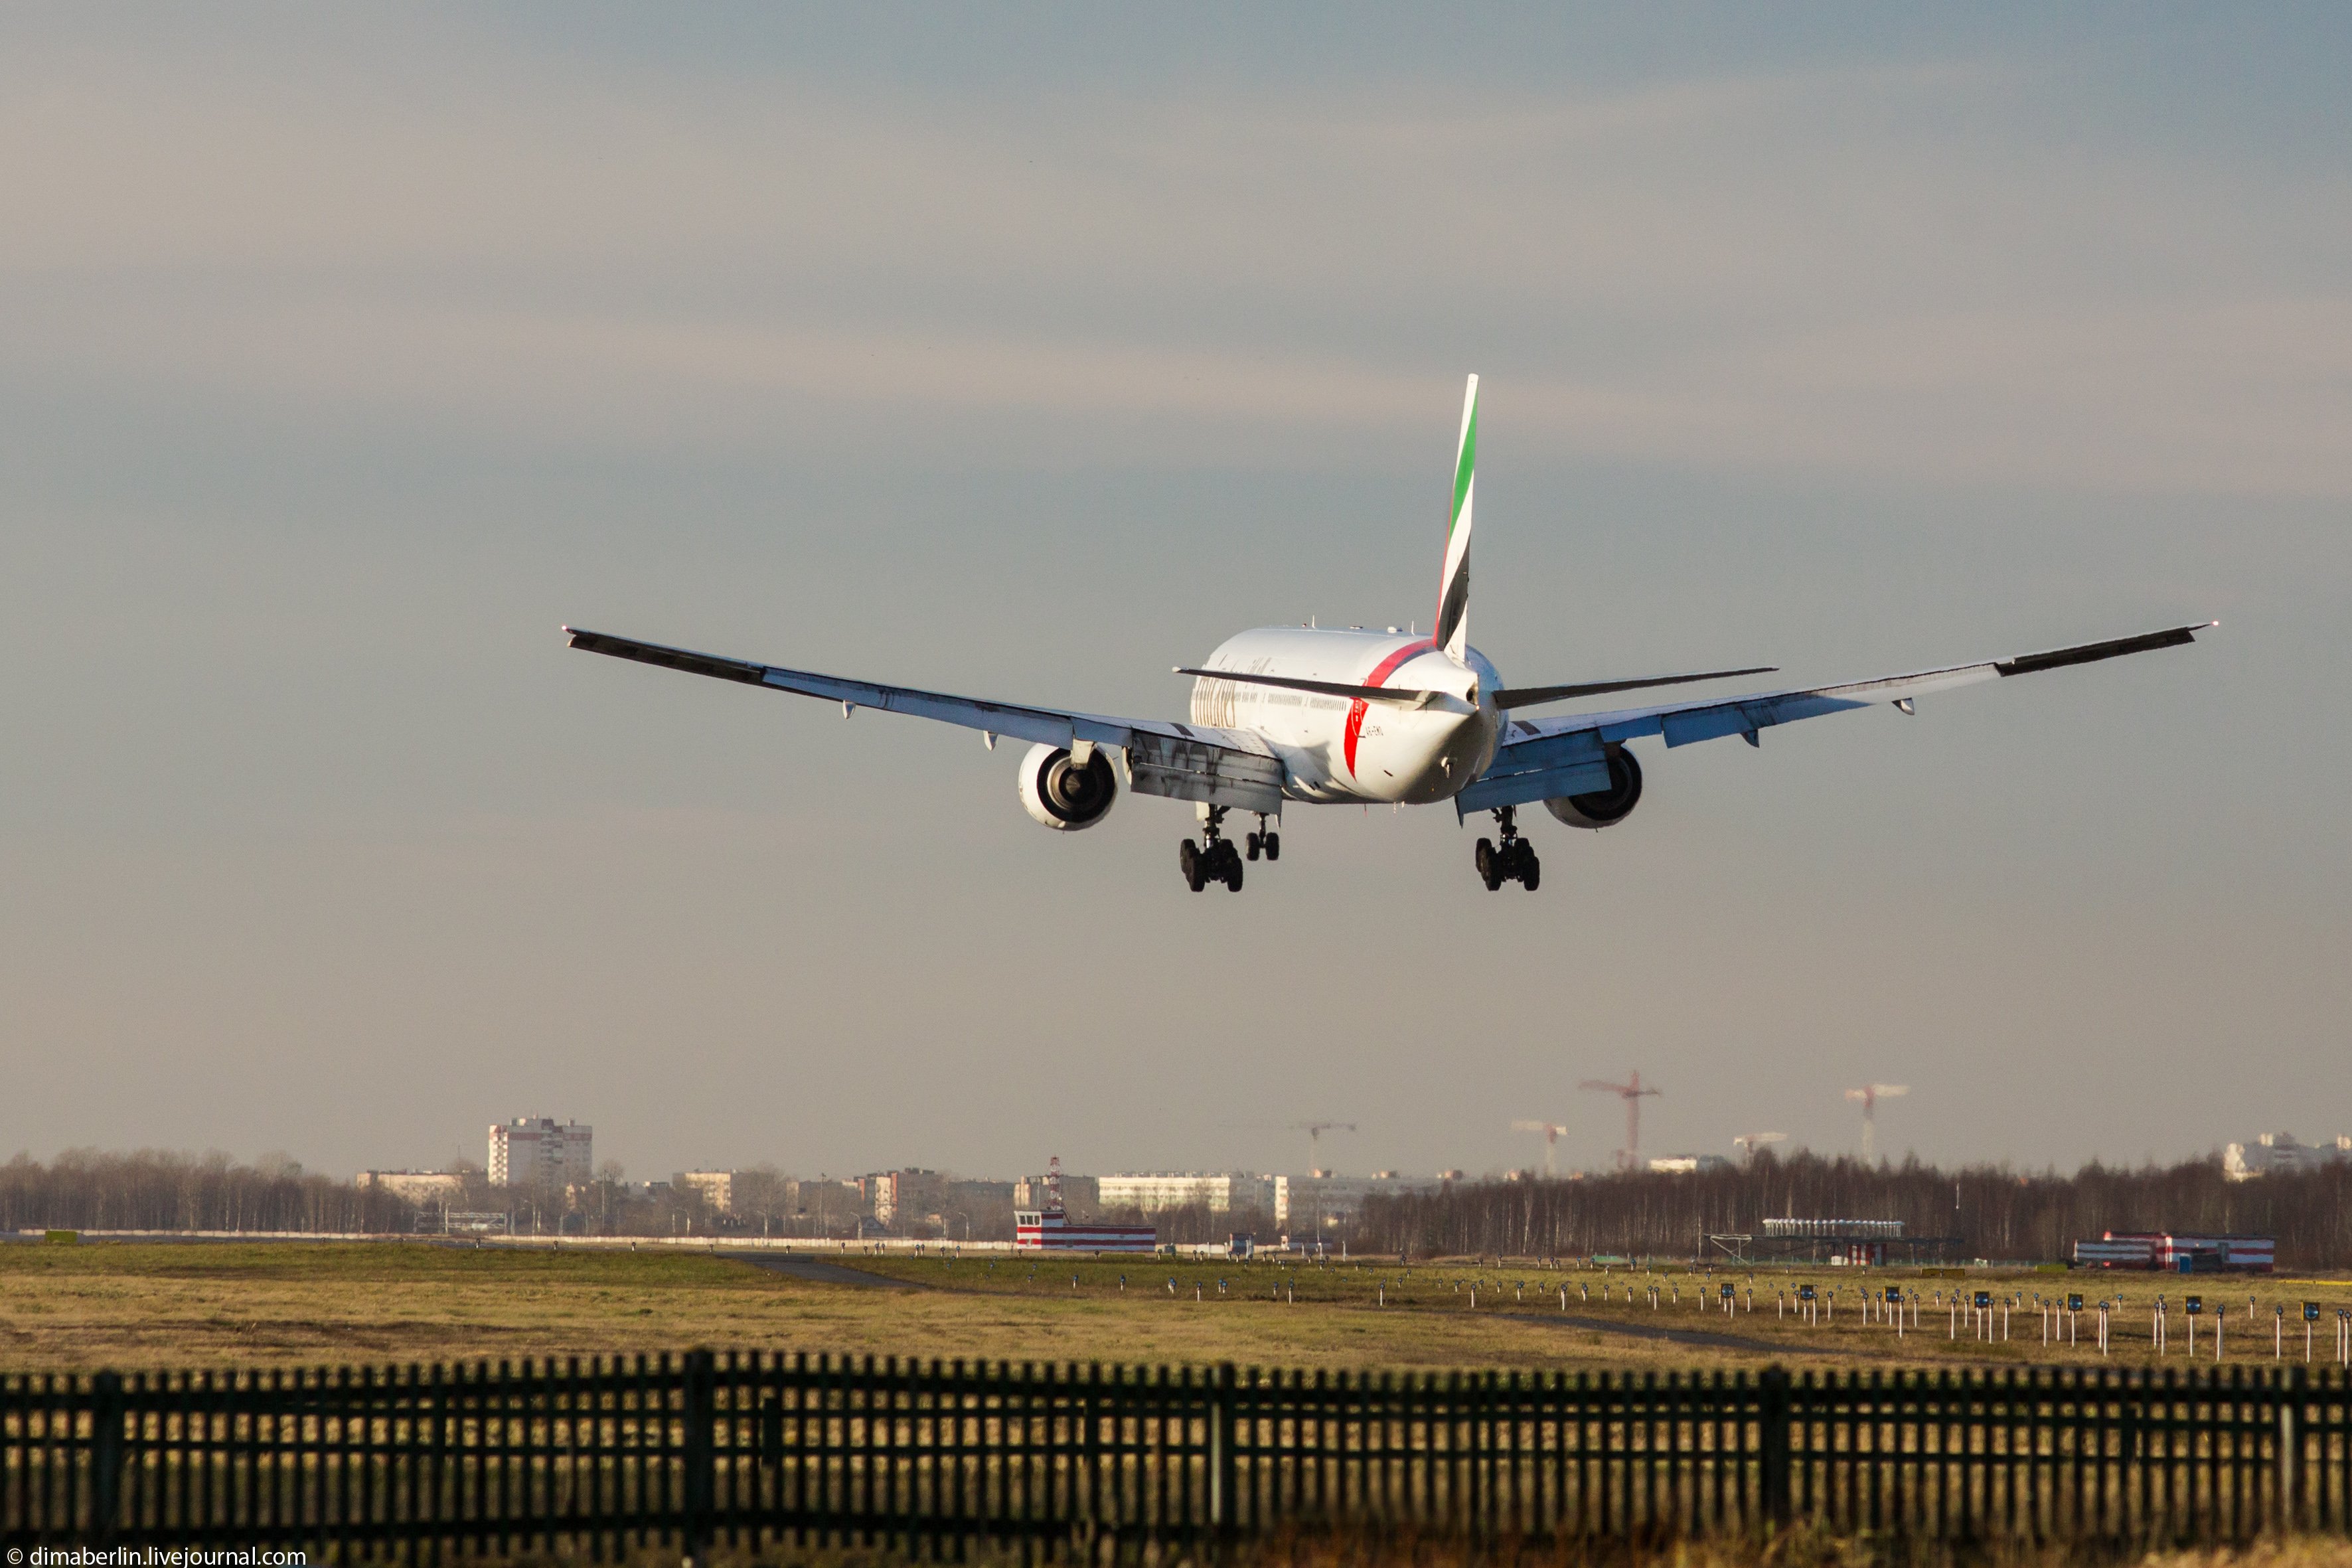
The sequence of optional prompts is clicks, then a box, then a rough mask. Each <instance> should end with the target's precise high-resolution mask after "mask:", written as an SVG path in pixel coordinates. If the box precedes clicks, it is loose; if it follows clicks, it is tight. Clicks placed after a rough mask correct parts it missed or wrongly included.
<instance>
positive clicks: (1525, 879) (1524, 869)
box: [1519, 854, 1543, 893]
mask: <svg viewBox="0 0 2352 1568" xmlns="http://www.w3.org/2000/svg"><path fill="white" fill-rule="evenodd" d="M1542 880H1543V862H1542V861H1540V860H1538V859H1537V858H1535V857H1534V856H1533V855H1532V854H1530V855H1529V856H1528V857H1527V859H1526V861H1525V863H1524V864H1522V865H1521V866H1520V867H1519V886H1520V887H1522V888H1525V889H1527V890H1528V892H1530V893H1532V892H1534V891H1535V890H1536V884H1537V883H1538V882H1540V881H1542Z"/></svg>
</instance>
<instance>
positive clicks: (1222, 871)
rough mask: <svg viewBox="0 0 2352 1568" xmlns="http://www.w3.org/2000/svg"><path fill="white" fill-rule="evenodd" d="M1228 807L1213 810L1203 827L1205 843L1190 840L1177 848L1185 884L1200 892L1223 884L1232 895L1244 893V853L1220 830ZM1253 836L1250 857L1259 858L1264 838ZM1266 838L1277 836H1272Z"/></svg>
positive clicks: (1178, 860)
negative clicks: (1217, 884) (1211, 884)
mask: <svg viewBox="0 0 2352 1568" xmlns="http://www.w3.org/2000/svg"><path fill="white" fill-rule="evenodd" d="M1224 816H1225V811H1224V807H1223V806H1218V807H1216V808H1215V809H1213V810H1212V811H1211V812H1210V813H1209V816H1208V820H1207V821H1205V822H1204V823H1202V826H1201V842H1200V843H1198V844H1195V843H1193V842H1192V840H1191V839H1189V838H1187V839H1185V840H1184V841H1183V842H1182V843H1181V844H1180V845H1178V846H1177V848H1176V864H1177V865H1178V866H1179V867H1180V868H1181V869H1182V870H1183V873H1184V885H1185V886H1187V887H1189V888H1191V889H1192V890H1193V891H1194V892H1196V893H1197V892H1199V891H1200V890H1201V889H1202V888H1205V887H1207V886H1208V885H1209V884H1210V883H1212V882H1223V884H1224V885H1225V889H1226V890H1227V891H1228V892H1234V893H1238V892H1240V891H1241V890H1242V852H1241V851H1240V850H1239V849H1237V848H1235V847H1234V841H1233V840H1232V839H1230V838H1226V837H1223V836H1222V835H1221V834H1220V833H1219V831H1218V829H1219V828H1221V827H1222V826H1223V824H1224ZM1249 837H1250V858H1252V859H1255V858H1257V855H1258V851H1259V848H1260V847H1261V845H1262V840H1261V837H1260V836H1259V835H1258V834H1255V833H1253V834H1251V835H1250V836H1249ZM1265 837H1273V836H1272V835H1271V834H1268V835H1265ZM1268 858H1272V857H1271V856H1269V857H1268Z"/></svg>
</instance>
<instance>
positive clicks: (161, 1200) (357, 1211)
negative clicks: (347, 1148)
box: [0, 1149, 414, 1233]
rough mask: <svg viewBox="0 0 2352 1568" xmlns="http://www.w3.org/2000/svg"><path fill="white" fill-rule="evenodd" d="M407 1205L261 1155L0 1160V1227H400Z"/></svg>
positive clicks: (408, 1215)
mask: <svg viewBox="0 0 2352 1568" xmlns="http://www.w3.org/2000/svg"><path fill="white" fill-rule="evenodd" d="M413 1214H414V1210H412V1209H411V1207H410V1206H409V1205H407V1204H405V1203H403V1202H402V1201H401V1200H400V1199H398V1198H396V1197H394V1196H393V1195H392V1194H389V1193H383V1192H362V1190H361V1189H360V1188H359V1187H357V1186H355V1185H354V1184H352V1183H350V1182H346V1181H337V1180H336V1179H335V1178H333V1177H331V1176H324V1175H319V1174H316V1173H311V1172H308V1171H305V1170H303V1169H302V1167H301V1166H300V1165H299V1164H298V1163H295V1162H294V1161H292V1160H288V1159H285V1158H282V1157H270V1156H265V1157H264V1158H263V1159H261V1160H260V1161H257V1162H256V1163H253V1164H249V1165H248V1164H240V1163H236V1162H235V1161H232V1160H231V1159H230V1158H229V1157H228V1156H227V1155H226V1154H182V1153H173V1152H165V1151H162V1150H155V1149H142V1150H140V1151H138V1152H134V1153H127V1154H110V1153H104V1152H100V1151H98V1150H95V1149H71V1150H68V1151H67V1152H64V1153H62V1154H59V1155H58V1157H57V1158H56V1159H55V1160H52V1161H50V1162H49V1163H47V1164H42V1163H38V1162H37V1161H35V1160H33V1159H31V1158H30V1157H29V1156H26V1155H24V1154H19V1155H17V1156H16V1158H15V1159H13V1160H11V1161H9V1162H8V1163H6V1164H5V1165H0V1230H45V1229H56V1230H298V1231H330V1232H338V1233H350V1232H354V1231H365V1232H384V1231H401V1230H406V1229H408V1228H410V1226H411V1225H412V1223H413V1219H412V1215H413Z"/></svg>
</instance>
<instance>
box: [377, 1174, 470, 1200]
mask: <svg viewBox="0 0 2352 1568" xmlns="http://www.w3.org/2000/svg"><path fill="white" fill-rule="evenodd" d="M352 1184H353V1185H355V1186H357V1187H358V1188H359V1189H360V1190H361V1191H362V1192H366V1191H368V1190H370V1189H373V1190H374V1191H377V1192H385V1193H390V1194H392V1195H393V1196H394V1197H396V1198H399V1199H401V1200H402V1201H403V1202H405V1203H412V1204H419V1205H425V1204H441V1205H448V1204H452V1203H455V1202H457V1200H458V1199H459V1198H461V1197H463V1196H465V1194H466V1178H465V1177H464V1175H462V1174H461V1173H458V1172H456V1171H362V1172H361V1173H359V1174H358V1175H357V1176H356V1177H354V1178H352Z"/></svg>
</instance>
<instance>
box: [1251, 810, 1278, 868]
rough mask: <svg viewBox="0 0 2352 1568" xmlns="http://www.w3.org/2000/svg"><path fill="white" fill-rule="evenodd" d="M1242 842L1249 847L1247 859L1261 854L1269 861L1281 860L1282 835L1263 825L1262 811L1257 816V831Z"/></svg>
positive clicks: (1263, 814) (1263, 815)
mask: <svg viewBox="0 0 2352 1568" xmlns="http://www.w3.org/2000/svg"><path fill="white" fill-rule="evenodd" d="M1244 842H1246V843H1247V844H1248V845H1249V858H1251V859H1253V860H1255V859H1256V858H1258V856H1259V855H1261V854H1263V855H1264V856H1265V858H1267V859H1269V860H1279V859H1281V858H1282V835H1281V834H1279V833H1277V832H1276V831H1275V830H1274V829H1273V828H1271V827H1268V826H1266V825H1265V813H1264V812H1262V811H1261V812H1259V813H1258V814H1257V831H1256V832H1255V833H1253V834H1251V835H1250V836H1249V837H1248V838H1247V839H1246V840H1244Z"/></svg>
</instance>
